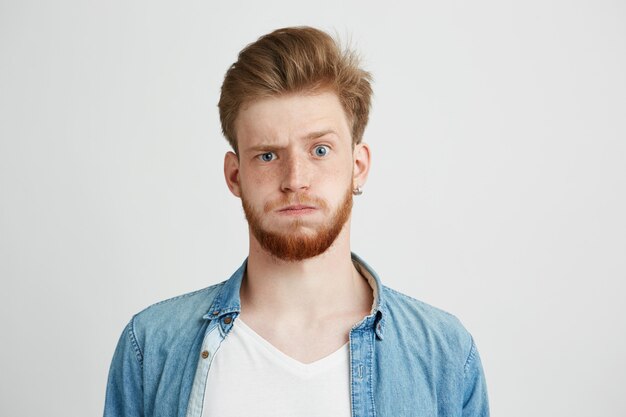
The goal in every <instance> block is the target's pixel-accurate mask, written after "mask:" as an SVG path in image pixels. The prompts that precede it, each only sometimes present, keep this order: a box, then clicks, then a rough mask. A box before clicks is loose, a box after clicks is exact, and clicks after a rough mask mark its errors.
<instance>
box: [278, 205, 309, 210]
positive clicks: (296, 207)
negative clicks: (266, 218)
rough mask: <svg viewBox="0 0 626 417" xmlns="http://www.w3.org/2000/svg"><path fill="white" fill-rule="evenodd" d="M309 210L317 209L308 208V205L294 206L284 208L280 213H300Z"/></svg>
mask: <svg viewBox="0 0 626 417" xmlns="http://www.w3.org/2000/svg"><path fill="white" fill-rule="evenodd" d="M307 209H312V210H313V209H315V207H313V206H307V205H303V204H296V205H294V206H288V207H285V208H282V209H280V210H278V211H300V210H307Z"/></svg>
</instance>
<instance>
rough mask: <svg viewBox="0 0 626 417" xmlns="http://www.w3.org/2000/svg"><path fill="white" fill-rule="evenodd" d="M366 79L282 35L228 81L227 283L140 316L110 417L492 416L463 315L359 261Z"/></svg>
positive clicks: (124, 353)
mask: <svg viewBox="0 0 626 417" xmlns="http://www.w3.org/2000/svg"><path fill="white" fill-rule="evenodd" d="M370 96H371V87H370V76H369V74H368V73H367V72H365V71H363V70H362V69H360V68H359V66H358V62H357V59H356V58H355V55H354V54H352V53H351V52H346V51H344V52H342V51H341V49H340V48H339V47H338V46H337V44H336V43H335V41H333V39H332V38H330V37H329V36H328V35H327V34H326V33H324V32H321V31H319V30H316V29H313V28H306V27H304V28H286V29H280V30H276V31H274V32H272V33H270V34H268V35H266V36H263V37H261V38H260V39H259V40H258V41H256V42H255V43H253V44H251V45H249V46H247V47H246V48H245V49H244V50H243V51H241V53H240V54H239V58H238V60H237V62H236V63H235V64H233V65H232V66H231V67H230V69H229V70H228V72H227V74H226V77H225V80H224V84H223V85H222V92H221V98H220V102H219V110H220V118H221V123H222V129H223V132H224V135H225V136H226V138H227V140H228V141H229V142H230V145H231V146H232V148H233V151H234V152H228V153H227V154H226V157H225V160H224V175H225V178H226V183H227V185H228V187H229V189H230V190H231V192H232V193H233V194H234V195H235V196H237V197H239V198H241V201H242V205H243V209H244V212H245V215H246V219H247V220H248V224H249V242H250V245H249V255H248V257H247V259H246V260H245V261H244V262H243V264H242V265H241V267H240V268H239V269H238V270H237V271H236V272H235V273H234V274H233V275H232V276H231V277H230V279H228V280H226V281H224V282H222V283H220V284H216V285H213V286H211V287H208V288H206V289H203V290H200V291H197V292H194V293H190V294H186V295H183V296H180V297H176V298H173V299H170V300H167V301H163V302H161V303H158V304H156V305H153V306H151V307H149V308H147V309H146V310H144V311H142V312H141V313H139V314H137V315H135V316H134V317H133V319H132V320H131V322H130V323H129V324H128V326H127V327H126V329H125V331H124V332H123V334H122V336H121V338H120V341H119V344H118V347H117V349H116V351H115V355H114V358H113V362H112V365H111V370H110V374H109V381H108V387H107V398H106V404H105V412H104V414H105V416H106V417H113V416H163V417H172V416H179V417H184V416H187V417H201V416H202V417H212V416H219V417H230V416H355V417H366V416H376V415H378V416H389V417H398V416H488V415H489V411H488V405H487V392H486V386H485V380H484V376H483V372H482V367H481V363H480V359H479V356H478V352H477V350H476V346H475V344H474V341H473V339H472V337H471V336H470V334H469V333H468V332H467V331H466V330H465V329H464V328H463V327H462V325H461V324H460V323H459V321H458V320H457V319H456V318H455V317H453V316H452V315H450V314H448V313H445V312H443V311H441V310H438V309H435V308H434V307H431V306H429V305H427V304H424V303H422V302H420V301H417V300H415V299H412V298H410V297H408V296H406V295H403V294H400V293H398V292H396V291H394V290H391V289H390V288H388V287H385V286H383V285H382V284H381V280H380V278H379V277H378V276H377V274H376V273H375V272H374V270H373V269H372V268H371V267H370V266H368V265H367V264H366V263H365V262H364V261H363V260H362V259H361V258H359V257H358V256H357V255H356V254H354V253H351V251H350V214H351V209H352V196H353V195H359V194H361V193H362V190H363V186H364V184H365V182H366V179H367V176H368V171H369V167H370V148H369V146H368V145H367V144H365V143H363V142H362V141H361V139H362V136H363V131H364V129H365V125H366V124H367V119H368V112H369V107H370Z"/></svg>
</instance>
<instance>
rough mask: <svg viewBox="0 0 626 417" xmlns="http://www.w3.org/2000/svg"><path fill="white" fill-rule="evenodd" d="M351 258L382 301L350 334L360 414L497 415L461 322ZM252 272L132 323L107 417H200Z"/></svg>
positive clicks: (118, 358)
mask: <svg viewBox="0 0 626 417" xmlns="http://www.w3.org/2000/svg"><path fill="white" fill-rule="evenodd" d="M352 260H353V263H354V264H355V266H356V267H357V269H358V270H359V272H360V273H361V274H362V275H363V276H364V277H365V278H366V279H367V280H368V282H369V283H370V285H371V286H372V289H373V294H374V303H373V306H372V311H371V313H370V314H369V315H368V316H366V317H364V318H363V319H362V320H361V321H360V322H359V323H357V324H355V325H354V326H353V327H352V329H351V330H350V334H349V337H350V339H349V346H350V384H351V386H350V395H351V398H350V401H351V404H352V416H353V417H373V416H384V417H387V416H388V417H403V416H446V417H452V416H476V417H478V416H489V406H488V402H487V389H486V385H485V378H484V374H483V370H482V366H481V362H480V357H479V355H478V351H477V350H476V345H475V344H474V340H473V339H472V337H471V335H470V334H469V333H468V332H467V331H466V330H465V328H464V327H463V326H462V325H461V323H460V322H459V320H458V319H457V318H456V317H454V316H452V315H451V314H449V313H446V312H444V311H442V310H439V309H437V308H435V307H432V306H430V305H428V304H425V303H423V302H421V301H418V300H415V299H413V298H411V297H408V296H406V295H404V294H401V293H399V292H397V291H394V290H392V289H390V288H388V287H386V286H384V285H382V284H381V281H380V278H379V277H378V275H377V274H376V273H375V272H374V270H373V269H372V268H371V267H370V266H369V265H367V264H366V263H365V262H364V261H363V260H362V259H361V258H359V257H358V256H357V255H356V254H354V253H353V254H352ZM246 264H247V259H246V260H245V261H244V262H243V264H242V265H241V267H240V268H239V269H238V270H237V271H236V272H235V273H234V274H233V275H232V276H231V277H230V278H229V279H228V280H227V281H224V282H221V283H219V284H215V285H213V286H210V287H208V288H205V289H202V290H199V291H195V292H192V293H189V294H185V295H181V296H179V297H175V298H172V299H169V300H166V301H162V302H160V303H157V304H155V305H152V306H151V307H148V308H147V309H145V310H143V311H142V312H140V313H138V314H136V315H135V316H134V317H133V318H132V320H131V321H130V323H129V324H128V325H127V326H126V328H125V329H124V331H123V333H122V335H121V337H120V340H119V342H118V345H117V348H116V350H115V354H114V356H113V361H112V363H111V368H110V371H109V378H108V383H107V393H106V400H105V407H104V416H105V417H117V416H124V417H131V416H132V417H139V416H146V417H148V416H149V417H175V416H178V417H201V415H202V405H203V399H204V393H205V388H206V381H207V376H208V373H209V371H210V368H211V362H212V360H213V358H214V356H215V355H217V354H219V347H220V344H221V343H222V341H223V340H224V338H225V337H226V336H227V335H228V332H229V331H230V330H231V329H232V326H233V322H234V321H235V320H236V319H237V316H238V315H239V313H240V311H241V306H240V301H239V289H240V286H241V281H242V279H243V276H244V273H245V270H246ZM233 389H237V387H233ZM242 401H245V398H242Z"/></svg>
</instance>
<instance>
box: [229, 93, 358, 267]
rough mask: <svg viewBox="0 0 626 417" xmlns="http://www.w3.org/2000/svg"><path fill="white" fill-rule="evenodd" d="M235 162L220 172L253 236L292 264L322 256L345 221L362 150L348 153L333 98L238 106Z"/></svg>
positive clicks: (295, 97)
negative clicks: (222, 173) (239, 107)
mask: <svg viewBox="0 0 626 417" xmlns="http://www.w3.org/2000/svg"><path fill="white" fill-rule="evenodd" d="M235 129H236V132H237V141H238V148H239V158H237V156H236V155H235V154H234V153H232V152H229V153H227V155H226V159H225V162H224V171H225V175H226V180H227V183H228V185H229V188H230V189H231V191H232V192H233V194H235V195H236V196H238V197H240V198H241V200H242V205H243V208H244V212H245V214H246V219H247V220H248V223H249V226H250V230H251V231H252V235H253V237H254V238H255V239H256V240H257V241H258V242H259V244H260V245H261V246H262V247H263V248H264V249H265V250H267V251H268V252H270V253H271V254H273V255H274V256H276V257H278V258H280V259H284V260H289V261H297V260H302V259H307V258H310V257H313V256H317V255H319V254H321V253H323V252H325V251H326V250H327V249H328V247H330V245H331V244H332V243H333V242H334V241H335V239H336V238H337V236H338V235H339V233H340V232H341V231H342V228H343V226H344V225H345V223H346V221H347V220H348V219H349V218H350V213H351V208H352V189H353V188H354V187H355V186H356V185H361V186H362V185H363V184H364V182H365V179H366V177H367V171H368V168H369V148H368V147H367V145H365V144H359V145H356V146H355V148H354V150H353V149H352V138H351V133H350V131H351V130H350V125H349V122H348V119H347V117H346V115H345V113H344V111H343V108H342V106H341V103H340V102H339V99H338V97H337V95H336V94H334V93H332V92H328V91H325V92H320V93H316V94H292V95H287V96H281V97H273V98H267V99H262V100H258V101H255V102H253V103H251V104H249V105H247V106H244V107H243V108H242V109H241V110H240V113H239V115H238V117H237V120H236V122H235Z"/></svg>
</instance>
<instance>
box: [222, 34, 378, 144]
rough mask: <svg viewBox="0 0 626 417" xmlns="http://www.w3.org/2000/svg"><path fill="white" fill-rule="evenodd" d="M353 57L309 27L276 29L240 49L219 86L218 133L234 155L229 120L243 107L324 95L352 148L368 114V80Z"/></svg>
mask: <svg viewBox="0 0 626 417" xmlns="http://www.w3.org/2000/svg"><path fill="white" fill-rule="evenodd" d="M359 65H360V64H359V58H358V56H357V54H356V53H355V52H354V51H352V50H350V49H348V48H346V49H343V50H342V48H341V46H340V44H339V43H338V42H337V41H335V40H334V39H333V38H332V37H331V36H330V35H328V34H327V33H326V32H323V31H321V30H319V29H315V28H312V27H307V26H302V27H288V28H283V29H277V30H275V31H273V32H271V33H269V34H267V35H264V36H262V37H260V38H259V39H258V40H257V41H256V42H253V43H251V44H249V45H248V46H246V47H245V48H244V49H243V50H242V51H241V52H240V53H239V56H238V58H237V62H235V63H234V64H232V65H231V66H230V68H229V69H228V71H227V72H226V76H225V77H224V83H223V84H222V91H221V95H220V101H219V103H218V107H219V112H220V122H221V124H222V132H223V133H224V136H225V137H226V140H228V142H229V143H230V145H231V146H232V148H233V150H234V151H235V152H236V153H238V147H237V132H236V131H235V120H236V119H237V115H238V114H239V110H240V109H241V107H242V106H243V105H244V104H247V103H250V102H253V101H254V100H258V99H262V98H268V97H277V96H281V95H285V94H292V93H315V92H318V91H323V90H330V91H333V92H334V93H336V94H337V96H338V97H339V101H340V102H341V105H342V107H343V109H344V111H345V113H346V116H347V117H348V121H349V123H350V124H351V129H352V130H351V133H352V146H354V145H355V144H357V143H361V140H362V138H363V132H364V131H365V126H366V125H367V120H368V116H369V110H370V105H371V104H370V100H371V96H372V87H371V85H370V82H371V80H372V76H371V74H370V73H369V72H367V71H364V70H363V69H361V68H360V67H359Z"/></svg>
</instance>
